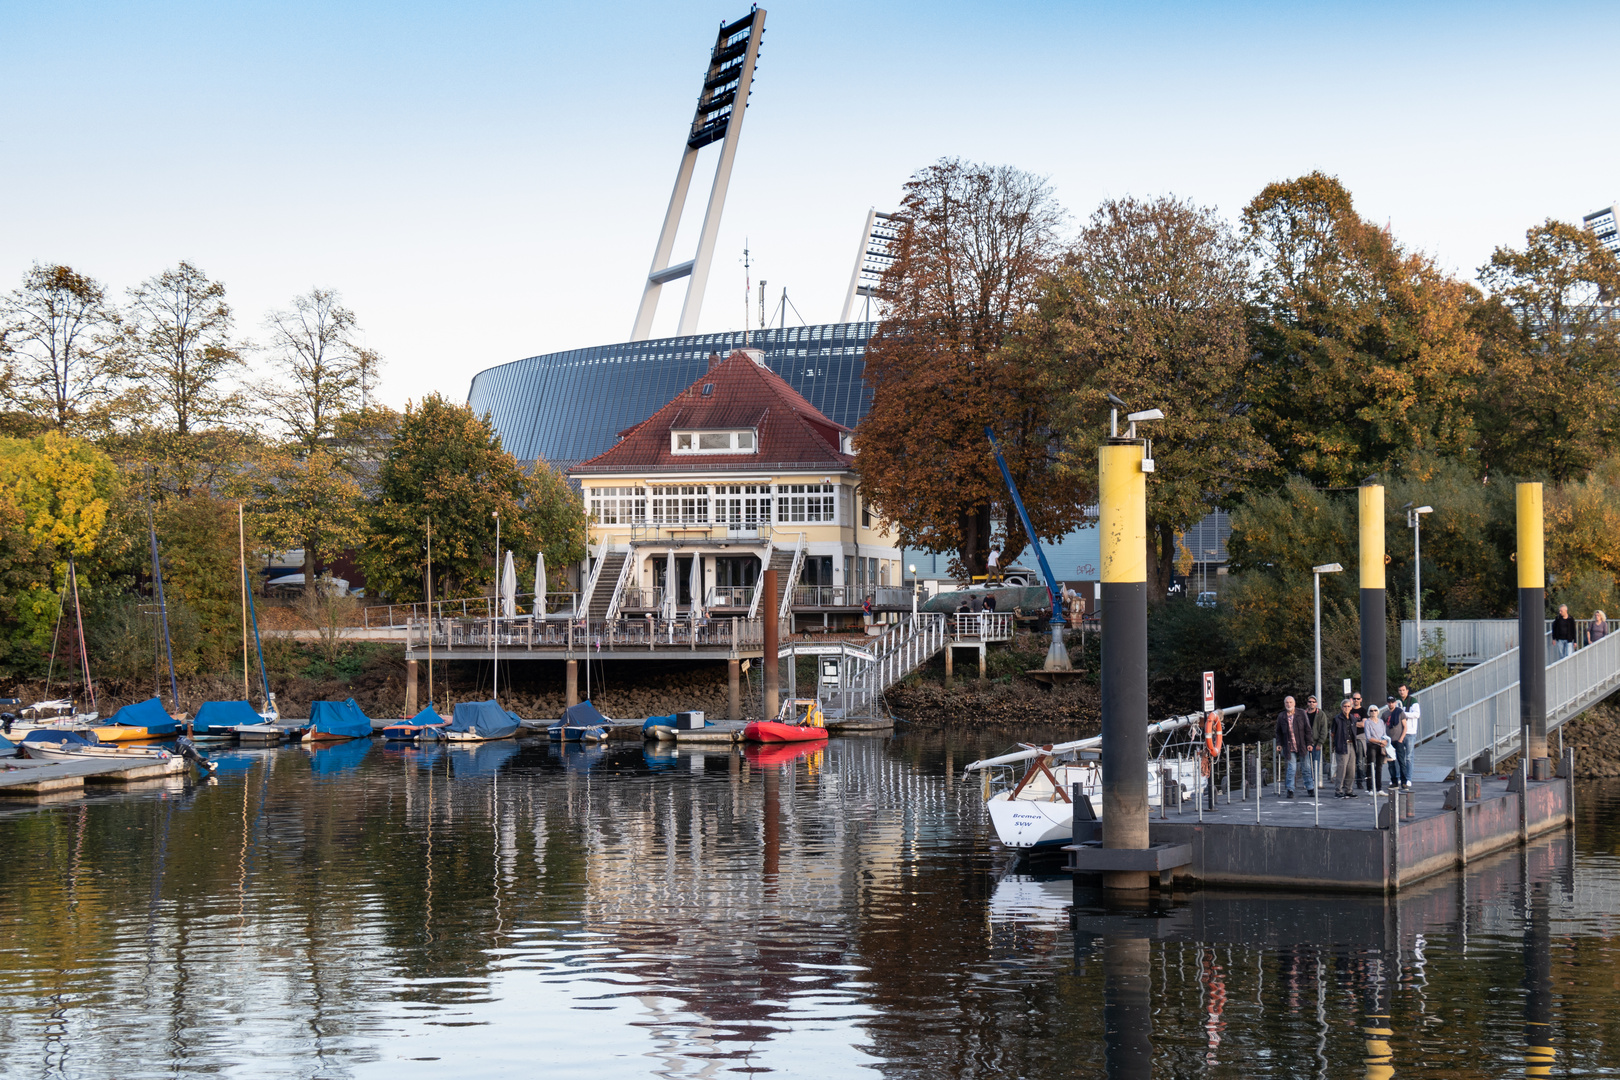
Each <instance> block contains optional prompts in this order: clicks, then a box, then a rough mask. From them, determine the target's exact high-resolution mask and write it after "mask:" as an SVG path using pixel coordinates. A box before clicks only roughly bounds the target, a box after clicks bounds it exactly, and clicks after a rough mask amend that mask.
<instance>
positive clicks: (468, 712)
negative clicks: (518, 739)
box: [444, 701, 518, 739]
mask: <svg viewBox="0 0 1620 1080" xmlns="http://www.w3.org/2000/svg"><path fill="white" fill-rule="evenodd" d="M517 729H518V718H517V716H516V715H515V714H513V713H509V712H507V711H506V710H505V709H503V708H501V706H500V704H499V703H498V702H495V701H463V702H460V703H458V704H457V705H456V711H455V715H454V716H453V717H452V718H451V720H450V726H449V727H447V728H445V729H444V730H446V731H453V732H457V733H459V734H464V735H477V736H480V737H481V738H485V739H504V738H506V737H507V736H508V735H511V734H512V733H514V732H515V731H517Z"/></svg>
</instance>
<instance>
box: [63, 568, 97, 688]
mask: <svg viewBox="0 0 1620 1080" xmlns="http://www.w3.org/2000/svg"><path fill="white" fill-rule="evenodd" d="M68 576H69V577H71V578H72V579H73V617H74V619H75V620H76V621H77V623H78V626H79V663H80V664H81V665H82V666H83V668H84V688H85V692H86V693H88V694H89V695H90V711H91V712H97V711H98V710H97V709H96V688H95V684H93V683H92V682H91V681H90V651H89V647H88V646H87V644H86V643H85V640H84V607H83V606H82V605H81V604H80V603H79V571H78V568H77V567H76V566H74V564H73V559H72V558H71V557H70V558H69V559H68Z"/></svg>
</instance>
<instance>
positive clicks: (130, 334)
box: [112, 262, 253, 498]
mask: <svg viewBox="0 0 1620 1080" xmlns="http://www.w3.org/2000/svg"><path fill="white" fill-rule="evenodd" d="M232 324H233V316H232V313H231V309H230V307H229V305H227V304H226V302H225V286H224V284H223V283H222V282H218V281H214V280H212V279H211V278H209V277H208V275H207V274H205V273H204V272H203V271H201V270H199V269H198V268H197V267H195V266H192V265H191V264H190V263H187V262H181V263H180V264H179V265H178V266H175V267H174V268H172V269H169V270H165V271H163V272H162V273H161V274H157V275H154V276H153V277H150V278H148V279H147V280H145V281H143V282H141V283H140V284H139V285H137V286H136V287H134V288H133V289H131V290H130V292H129V307H128V309H127V311H126V314H125V321H124V339H123V348H124V351H125V356H126V373H127V375H128V377H129V379H130V381H131V391H130V395H129V396H130V399H131V401H132V403H133V404H134V405H135V406H136V407H135V408H132V409H131V410H130V413H131V416H132V419H133V420H134V423H133V424H132V425H131V426H130V430H128V431H127V432H123V433H121V434H120V435H119V436H118V437H117V438H116V439H115V440H113V444H112V449H113V452H114V454H115V456H117V457H118V458H119V459H120V460H121V461H124V462H126V463H127V464H128V465H131V466H133V467H134V468H135V469H136V470H138V471H140V472H142V473H149V474H150V475H149V476H148V477H147V481H148V485H149V489H150V493H151V494H152V495H154V496H157V497H160V498H161V497H163V496H164V495H165V494H166V493H167V492H170V491H172V492H174V493H175V494H177V495H179V496H180V497H181V498H186V497H189V496H190V495H191V494H192V492H193V491H195V490H198V489H209V488H212V487H214V486H215V485H216V484H217V483H218V482H219V480H220V478H221V476H222V474H223V473H231V472H236V471H239V469H240V466H241V465H242V463H243V461H244V460H245V459H246V458H247V457H248V456H249V454H250V451H251V443H252V441H253V440H252V439H251V438H250V437H249V435H248V433H246V432H243V431H241V430H239V429H237V428H236V427H235V424H234V422H235V420H236V419H237V418H238V417H240V416H241V415H242V413H243V410H244V408H245V405H246V403H245V401H244V400H243V397H242V394H241V392H240V390H239V389H238V388H237V387H236V386H235V385H234V384H233V376H235V375H236V374H238V373H239V372H241V371H242V370H243V368H244V365H243V363H242V358H241V354H240V351H239V349H238V348H237V346H236V344H235V343H234V342H233V341H232V338H231V330H232Z"/></svg>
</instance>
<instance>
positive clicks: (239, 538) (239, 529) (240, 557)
mask: <svg viewBox="0 0 1620 1080" xmlns="http://www.w3.org/2000/svg"><path fill="white" fill-rule="evenodd" d="M236 559H237V564H238V565H239V566H241V567H242V700H243V701H251V700H252V699H253V693H252V691H250V690H249V689H248V651H247V605H248V601H247V526H246V525H244V524H243V523H242V504H241V503H237V504H236Z"/></svg>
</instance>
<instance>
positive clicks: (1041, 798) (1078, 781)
mask: <svg viewBox="0 0 1620 1080" xmlns="http://www.w3.org/2000/svg"><path fill="white" fill-rule="evenodd" d="M1155 764H1156V766H1157V767H1155V768H1151V769H1149V770H1148V805H1149V806H1150V807H1156V806H1158V805H1159V802H1160V786H1161V781H1160V776H1161V769H1162V768H1163V767H1164V765H1161V764H1159V763H1155ZM1169 767H1170V768H1172V769H1173V770H1174V771H1175V773H1176V780H1177V782H1178V783H1179V786H1180V787H1181V798H1183V799H1189V798H1196V797H1197V792H1198V790H1199V787H1200V777H1199V771H1198V766H1197V763H1196V762H1193V761H1191V760H1187V761H1181V762H1177V763H1175V764H1174V765H1172V766H1169ZM1052 772H1053V775H1054V776H1055V777H1056V779H1057V781H1058V783H1059V784H1061V785H1062V790H1063V791H1064V792H1067V793H1070V794H1071V797H1072V793H1073V792H1074V791H1075V789H1076V787H1077V786H1078V788H1079V790H1080V792H1081V796H1082V797H1083V798H1085V799H1088V800H1089V801H1090V803H1091V811H1092V816H1093V817H1095V818H1096V819H1097V820H1099V821H1101V820H1102V769H1101V768H1099V767H1097V766H1096V765H1092V764H1087V765H1059V766H1056V767H1054V768H1053V770H1052ZM984 808H985V810H986V811H987V812H988V813H989V815H990V823H991V825H993V826H994V827H995V830H996V839H998V840H1000V841H1001V842H1002V844H1004V845H1005V846H1007V847H1010V848H1019V849H1030V848H1044V847H1053V846H1060V845H1063V844H1067V843H1071V842H1072V841H1073V840H1074V804H1073V803H1071V802H1068V801H1066V800H1064V799H1062V798H1060V797H1059V796H1058V795H1057V794H1056V792H1054V791H1053V788H1052V785H1051V783H1050V782H1048V781H1046V780H1045V778H1044V777H1041V778H1039V779H1037V780H1036V781H1035V782H1034V783H1030V784H1028V785H1027V786H1026V787H1025V788H1024V789H1023V792H1022V793H1021V796H1020V797H1019V798H1017V799H1014V798H1011V797H1010V792H1005V791H1003V792H997V793H996V794H995V795H992V796H991V797H990V798H989V799H988V800H987V801H986V802H985V804H984Z"/></svg>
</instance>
